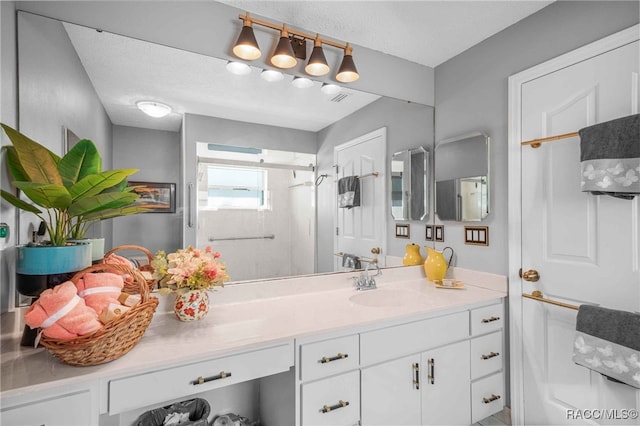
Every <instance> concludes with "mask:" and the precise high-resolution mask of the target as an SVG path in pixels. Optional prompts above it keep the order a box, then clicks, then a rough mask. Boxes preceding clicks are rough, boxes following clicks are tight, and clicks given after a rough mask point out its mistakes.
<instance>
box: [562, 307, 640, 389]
mask: <svg viewBox="0 0 640 426" xmlns="http://www.w3.org/2000/svg"><path fill="white" fill-rule="evenodd" d="M573 362H575V363H576V364H578V365H582V366H583V367H587V368H589V369H591V370H593V371H596V372H598V373H600V374H602V375H604V376H606V377H607V378H611V379H614V380H616V381H619V382H622V383H626V384H627V385H630V386H633V387H635V388H639V389H640V314H634V313H633V312H625V311H617V310H614V309H607V308H600V307H598V306H591V305H581V306H580V309H579V310H578V320H577V324H576V338H575V341H574V345H573Z"/></svg>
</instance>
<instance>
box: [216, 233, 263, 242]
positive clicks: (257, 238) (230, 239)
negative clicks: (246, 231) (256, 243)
mask: <svg viewBox="0 0 640 426" xmlns="http://www.w3.org/2000/svg"><path fill="white" fill-rule="evenodd" d="M275 237H276V236H275V235H273V234H271V235H265V236H263V237H230V238H213V237H209V241H235V240H273V239H274V238H275Z"/></svg>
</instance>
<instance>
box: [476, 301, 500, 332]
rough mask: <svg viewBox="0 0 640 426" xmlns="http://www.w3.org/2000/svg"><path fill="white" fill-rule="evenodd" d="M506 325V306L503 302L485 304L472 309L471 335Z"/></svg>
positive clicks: (498, 328)
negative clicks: (482, 306)
mask: <svg viewBox="0 0 640 426" xmlns="http://www.w3.org/2000/svg"><path fill="white" fill-rule="evenodd" d="M502 327H504V308H503V306H502V303H499V304H497V305H491V306H485V307H484V308H478V309H474V310H472V311H471V335H472V336H479V335H480V334H485V333H491V332H492V331H496V330H500V329H501V328H502Z"/></svg>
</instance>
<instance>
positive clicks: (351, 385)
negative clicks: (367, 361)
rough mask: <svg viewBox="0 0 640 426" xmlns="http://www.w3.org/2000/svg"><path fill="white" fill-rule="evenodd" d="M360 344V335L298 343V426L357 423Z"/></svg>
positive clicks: (331, 425)
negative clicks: (299, 425)
mask: <svg viewBox="0 0 640 426" xmlns="http://www.w3.org/2000/svg"><path fill="white" fill-rule="evenodd" d="M359 342H360V340H359V336H358V335H357V334H351V335H346V336H340V337H335V338H330V339H323V340H318V341H311V342H308V343H305V342H301V343H299V344H298V346H297V350H298V353H299V358H298V368H297V371H298V380H297V383H298V386H299V389H300V400H301V404H300V413H301V414H300V416H298V418H300V423H301V424H303V425H305V426H311V425H313V426H353V425H358V424H359V423H360V371H359V370H358V367H359V365H360V343H359Z"/></svg>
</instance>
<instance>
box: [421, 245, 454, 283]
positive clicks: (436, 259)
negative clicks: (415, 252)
mask: <svg viewBox="0 0 640 426" xmlns="http://www.w3.org/2000/svg"><path fill="white" fill-rule="evenodd" d="M425 248H426V249H427V259H426V260H425V261H424V272H425V274H427V279H428V280H429V281H436V280H441V279H443V278H444V277H445V275H447V269H449V264H451V259H452V258H453V249H452V248H451V247H445V248H444V249H443V250H442V251H438V250H435V249H432V248H431V247H425ZM446 249H449V250H451V256H450V257H449V261H448V262H447V261H446V260H444V255H443V253H444V251H445V250H446Z"/></svg>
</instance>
